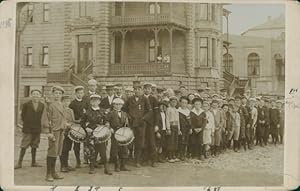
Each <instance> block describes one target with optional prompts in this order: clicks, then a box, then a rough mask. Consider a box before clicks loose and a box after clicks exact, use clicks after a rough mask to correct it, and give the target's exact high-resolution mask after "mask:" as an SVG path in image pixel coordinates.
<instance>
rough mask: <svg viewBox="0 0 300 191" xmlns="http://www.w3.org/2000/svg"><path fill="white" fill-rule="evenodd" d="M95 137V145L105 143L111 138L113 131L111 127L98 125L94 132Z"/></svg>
mask: <svg viewBox="0 0 300 191" xmlns="http://www.w3.org/2000/svg"><path fill="white" fill-rule="evenodd" d="M93 136H94V138H95V143H105V142H107V141H108V140H109V139H110V137H111V131H110V129H109V127H107V126H105V125H97V127H96V129H94V131H93Z"/></svg>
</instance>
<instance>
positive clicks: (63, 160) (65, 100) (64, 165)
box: [60, 96, 75, 172]
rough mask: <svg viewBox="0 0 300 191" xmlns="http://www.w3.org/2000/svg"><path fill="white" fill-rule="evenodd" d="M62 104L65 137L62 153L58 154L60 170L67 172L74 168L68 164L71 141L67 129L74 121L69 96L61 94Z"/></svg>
mask: <svg viewBox="0 0 300 191" xmlns="http://www.w3.org/2000/svg"><path fill="white" fill-rule="evenodd" d="M61 100H62V104H63V107H64V110H65V116H66V120H67V123H66V131H65V137H64V141H63V148H62V153H61V156H60V164H61V165H60V171H61V172H69V171H73V170H75V169H74V168H72V167H71V166H69V164H68V162H69V151H70V150H71V148H72V143H73V141H72V140H71V139H70V138H69V137H68V131H69V130H70V127H71V126H72V124H74V123H75V117H74V112H73V110H72V109H70V108H69V105H70V97H69V96H63V97H62V99H61Z"/></svg>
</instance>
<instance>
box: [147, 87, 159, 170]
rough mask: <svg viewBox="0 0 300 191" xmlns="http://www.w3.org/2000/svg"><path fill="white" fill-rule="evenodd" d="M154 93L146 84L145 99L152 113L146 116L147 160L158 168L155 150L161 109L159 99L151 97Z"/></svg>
mask: <svg viewBox="0 0 300 191" xmlns="http://www.w3.org/2000/svg"><path fill="white" fill-rule="evenodd" d="M151 92H152V84H150V83H145V84H144V97H145V98H146V99H148V101H149V103H150V108H151V111H150V112H148V113H147V114H146V115H145V118H144V120H145V125H146V133H145V137H146V142H145V143H146V144H145V154H147V155H148V156H145V157H146V160H147V159H150V162H151V166H152V167H156V165H155V159H156V150H155V132H157V131H158V130H159V128H158V115H159V107H158V101H157V99H156V98H155V97H154V96H153V95H151Z"/></svg>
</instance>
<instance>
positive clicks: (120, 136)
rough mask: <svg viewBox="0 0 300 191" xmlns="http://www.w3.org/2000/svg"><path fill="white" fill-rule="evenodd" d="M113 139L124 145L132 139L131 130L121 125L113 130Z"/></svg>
mask: <svg viewBox="0 0 300 191" xmlns="http://www.w3.org/2000/svg"><path fill="white" fill-rule="evenodd" d="M115 139H116V140H117V142H118V144H119V145H120V146H126V145H129V144H130V143H132V141H133V140H134V135H133V131H132V130H131V129H130V128H129V127H122V128H120V129H118V130H117V131H116V132H115Z"/></svg>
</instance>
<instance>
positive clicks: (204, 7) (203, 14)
mask: <svg viewBox="0 0 300 191" xmlns="http://www.w3.org/2000/svg"><path fill="white" fill-rule="evenodd" d="M198 11H199V19H200V20H207V19H208V3H200V4H199V9H198Z"/></svg>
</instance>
